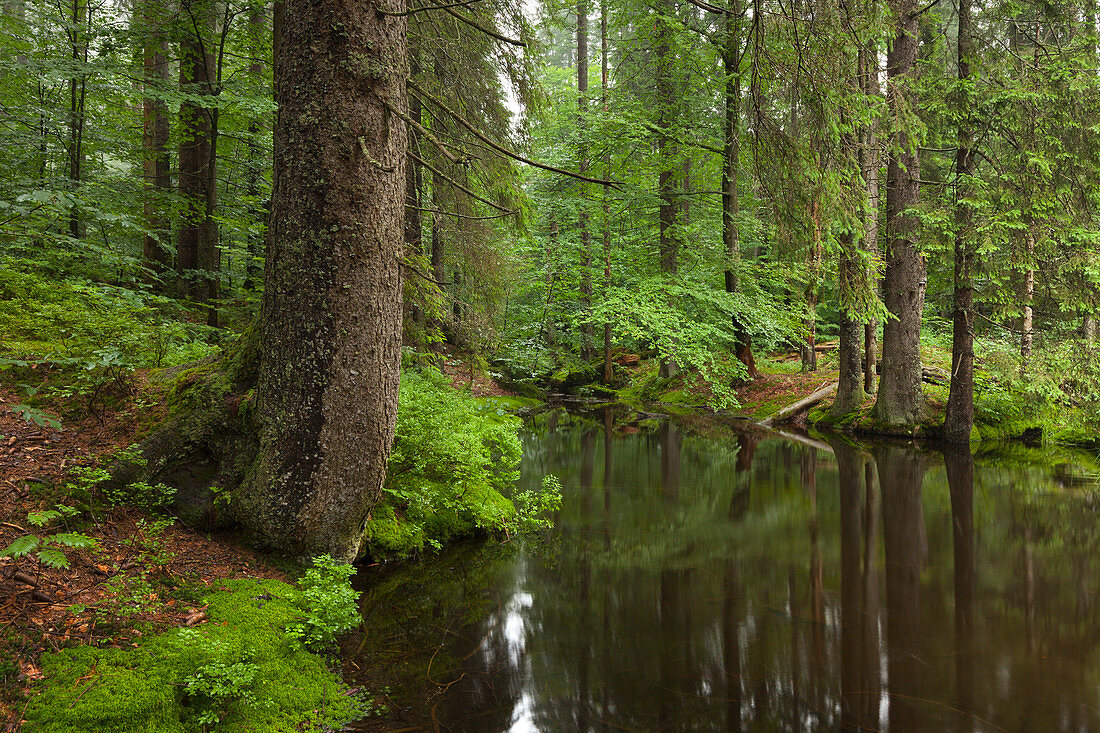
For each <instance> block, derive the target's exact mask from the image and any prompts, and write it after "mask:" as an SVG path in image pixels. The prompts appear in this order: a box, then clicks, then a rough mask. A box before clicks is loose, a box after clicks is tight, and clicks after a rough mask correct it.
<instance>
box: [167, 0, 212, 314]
mask: <svg viewBox="0 0 1100 733" xmlns="http://www.w3.org/2000/svg"><path fill="white" fill-rule="evenodd" d="M182 9H183V13H184V17H185V18H186V19H187V20H186V21H185V22H186V26H187V27H186V30H185V32H184V34H183V38H182V39H181V40H180V89H181V90H182V91H184V92H186V93H188V94H192V95H202V96H204V97H206V98H207V100H209V98H210V97H211V96H212V95H213V93H214V81H215V74H216V72H215V69H214V54H213V48H212V43H213V41H212V40H211V36H212V35H213V33H212V31H213V30H214V27H215V18H216V16H215V13H214V4H213V0H184V2H183V6H182ZM216 120H217V117H216V108H215V107H213V106H211V105H210V103H209V101H203V102H196V101H193V100H189V101H185V102H183V103H181V104H180V152H179V192H180V198H181V199H182V203H183V212H182V215H181V221H180V224H179V231H178V234H177V243H176V258H177V260H176V267H177V270H178V272H179V277H180V285H179V294H180V297H187V298H190V299H191V300H193V301H195V302H196V303H207V302H208V301H209V300H210V296H211V291H212V289H213V287H214V285H213V277H212V276H211V275H212V273H214V272H216V271H217V269H218V263H217V259H216V258H217V246H216V238H217V225H216V223H215V222H214V218H213V215H214V206H215V203H216V199H217V188H216V186H215V183H216V177H215V174H216V157H215V151H216V143H215V135H216V134H217V133H216ZM207 321H208V322H210V323H212V324H214V325H216V321H217V315H216V311H214V310H213V309H211V310H210V311H208V315H207Z"/></svg>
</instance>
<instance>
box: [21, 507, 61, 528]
mask: <svg viewBox="0 0 1100 733" xmlns="http://www.w3.org/2000/svg"><path fill="white" fill-rule="evenodd" d="M60 516H61V512H57V511H54V510H53V509H47V510H46V511H44V512H31V513H30V514H28V515H27V523H28V524H30V525H33V526H35V527H41V526H42V525H43V524H46V523H48V522H50V521H52V520H54V519H57V518H58V517H60Z"/></svg>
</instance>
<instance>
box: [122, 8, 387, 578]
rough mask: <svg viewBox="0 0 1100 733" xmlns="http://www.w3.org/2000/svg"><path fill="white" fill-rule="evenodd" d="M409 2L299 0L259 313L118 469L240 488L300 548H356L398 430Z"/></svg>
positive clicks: (281, 63) (261, 524)
mask: <svg viewBox="0 0 1100 733" xmlns="http://www.w3.org/2000/svg"><path fill="white" fill-rule="evenodd" d="M404 5H405V3H404V0H374V2H369V3H359V2H351V1H350V0H286V12H285V20H284V23H283V30H282V41H281V43H279V45H278V48H277V50H276V56H277V63H276V67H275V68H276V69H277V73H278V75H279V78H278V84H277V88H278V93H277V101H278V103H279V113H278V119H277V121H276V125H275V170H276V177H275V181H276V182H275V191H274V195H273V208H272V221H271V227H270V230H269V235H268V236H269V244H268V257H267V260H266V269H265V275H266V288H265V290H264V302H263V310H262V313H261V317H260V320H259V323H258V324H257V326H256V327H254V328H253V329H252V331H251V332H250V333H249V334H246V335H245V336H243V337H242V338H241V340H240V342H239V343H238V344H237V345H236V346H235V347H234V348H232V349H230V350H229V351H227V352H226V353H224V354H223V355H222V356H221V357H220V358H219V359H217V360H214V361H212V362H211V363H207V364H205V365H198V366H195V367H192V368H190V369H188V370H185V371H183V372H181V373H180V374H179V375H178V376H177V378H176V381H175V383H174V384H173V385H172V387H171V389H170V392H169V398H168V401H169V405H170V407H171V408H172V416H171V418H170V419H169V420H168V421H167V422H166V423H165V425H164V426H162V428H161V429H160V430H159V431H158V432H157V433H156V434H154V435H153V436H152V437H151V438H150V439H148V440H147V441H146V442H145V443H144V444H143V446H142V448H143V456H144V458H146V459H147V462H146V463H145V464H144V466H136V465H135V464H129V465H125V466H120V467H119V468H118V470H116V477H115V478H116V480H122V481H125V480H126V479H127V478H128V477H132V476H133V475H134V474H135V473H137V472H138V471H141V472H143V473H144V474H145V475H146V476H149V477H151V478H153V479H156V480H166V481H168V482H169V483H171V484H174V485H176V486H179V487H180V488H181V489H183V490H184V494H185V496H184V498H183V500H182V501H183V502H184V503H186V501H187V495H188V490H189V489H195V488H196V487H202V491H205V490H206V487H211V486H213V487H215V488H219V489H226V490H232V491H233V493H232V501H231V504H230V508H231V510H232V512H233V514H234V516H235V517H236V518H237V519H238V520H239V521H240V522H241V523H242V524H243V525H244V526H245V528H246V529H247V530H248V531H249V533H250V535H251V537H252V538H253V540H254V541H255V542H256V543H257V544H260V545H262V546H266V547H268V548H270V549H273V550H275V551H277V552H280V553H282V554H285V555H288V556H291V557H295V558H304V557H308V556H313V555H318V554H322V553H329V554H331V555H332V556H333V557H336V558H338V559H342V560H351V559H353V558H355V557H356V555H357V554H358V552H359V549H360V544H361V542H362V537H363V525H364V522H365V520H366V519H367V517H368V515H369V513H370V510H371V507H372V506H373V504H374V503H375V502H376V501H377V499H378V497H379V495H380V492H381V487H382V481H383V479H384V477H385V470H386V462H387V460H388V457H389V452H390V448H391V445H392V441H393V434H394V423H395V421H396V417H397V387H398V378H399V373H400V325H401V322H400V318H401V304H400V297H401V270H400V259H401V249H402V239H403V238H402V224H403V216H402V211H403V207H404V203H405V160H406V158H405V152H406V130H405V126H404V123H403V122H402V121H401V119H400V118H399V117H397V116H396V115H391V114H390V113H389V111H388V108H389V107H393V108H396V109H404V107H405V79H406V77H407V69H406V60H405V30H406V21H405V17H404V16H402V15H400V12H401V11H402V10H403V9H404ZM379 10H385V11H388V12H390V13H396V15H391V14H383V13H380V12H378V11H379ZM253 385H254V390H253V389H251V387H252V386H253ZM127 474H128V475H127ZM202 491H190V495H196V494H201V493H202ZM199 498H200V499H201V498H202V497H201V496H200V497H199Z"/></svg>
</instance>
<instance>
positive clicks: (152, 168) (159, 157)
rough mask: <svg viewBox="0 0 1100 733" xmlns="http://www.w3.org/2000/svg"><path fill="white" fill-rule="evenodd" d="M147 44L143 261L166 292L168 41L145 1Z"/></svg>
mask: <svg viewBox="0 0 1100 733" xmlns="http://www.w3.org/2000/svg"><path fill="white" fill-rule="evenodd" d="M142 12H143V16H144V17H143V21H144V24H145V27H144V28H143V29H142V30H143V33H144V35H145V40H144V42H143V44H142V48H143V55H144V66H145V92H146V94H145V97H144V99H143V101H142V120H143V147H144V156H143V159H142V170H143V174H144V183H145V204H144V214H145V227H146V229H147V230H148V233H147V234H146V235H145V239H144V241H143V243H142V259H143V261H144V264H145V267H146V268H147V269H148V270H149V273H150V276H151V280H152V282H153V283H156V284H158V287H157V289H158V290H161V289H163V282H161V281H162V278H163V277H164V276H165V274H166V273H168V272H169V271H170V270H171V267H172V253H171V251H170V250H169V249H168V240H169V237H170V236H171V224H170V222H169V218H168V201H167V198H168V195H169V192H170V191H171V188H172V172H171V160H170V158H169V153H168V134H169V129H168V105H167V104H165V102H164V99H163V96H162V95H163V94H164V93H165V92H166V91H167V90H168V37H167V35H166V34H165V32H164V18H163V17H162V16H161V14H162V13H163V10H162V9H161V6H160V5H159V4H158V3H154V2H152V1H151V0H146V2H145V3H144V5H143V7H142Z"/></svg>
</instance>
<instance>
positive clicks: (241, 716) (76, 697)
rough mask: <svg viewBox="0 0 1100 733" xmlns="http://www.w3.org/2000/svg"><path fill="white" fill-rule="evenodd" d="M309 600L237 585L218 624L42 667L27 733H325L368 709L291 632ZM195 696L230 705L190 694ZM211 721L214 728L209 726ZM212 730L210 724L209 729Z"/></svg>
mask: <svg viewBox="0 0 1100 733" xmlns="http://www.w3.org/2000/svg"><path fill="white" fill-rule="evenodd" d="M299 597H300V592H299V591H298V590H297V589H296V588H294V587H293V586H291V585H288V584H286V583H283V582H280V581H277V580H230V581H226V582H225V584H224V588H223V589H222V590H218V591H215V592H213V593H211V594H210V595H209V596H207V598H206V599H205V600H206V603H208V604H209V606H208V608H207V610H206V613H207V616H208V617H209V621H208V622H207V623H206V624H205V625H203V626H201V627H199V628H197V629H175V630H172V631H170V632H168V633H164V634H159V635H156V636H152V637H147V638H145V639H144V640H143V641H142V642H141V643H140V644H138V645H137V646H136V647H134V648H95V647H87V646H85V647H75V648H71V649H64V650H62V651H60V652H56V653H52V654H47V655H45V656H44V657H43V658H42V671H43V673H44V674H45V678H44V679H43V680H42V681H40V682H39V683H38V690H37V691H36V693H35V694H34V695H33V697H32V699H31V701H30V703H29V705H28V707H27V711H26V723H25V727H24V730H26V731H28V732H32V731H33V732H36V733H37V732H41V733H73V731H95V732H96V733H177V732H178V733H192V732H193V733H199V732H200V731H209V730H217V731H242V732H243V731H250V732H252V733H284V732H285V731H307V730H323V729H333V728H338V727H340V726H341V725H342V724H343V723H345V722H347V721H349V720H352V719H354V718H356V717H358V716H360V715H361V714H363V713H364V711H365V710H367V708H368V707H369V703H367V702H364V701H363V700H362V699H360V698H358V697H357V696H355V695H354V694H351V691H350V690H349V688H348V687H347V686H346V685H344V684H343V683H342V682H341V681H340V679H339V678H338V676H337V675H336V674H335V673H334V672H332V671H331V670H330V669H329V668H328V666H327V664H326V659H325V658H324V657H322V656H320V655H318V654H314V653H311V652H309V651H307V650H305V649H304V648H303V647H302V646H301V645H300V644H299V643H298V642H297V641H295V640H294V639H292V638H291V637H289V636H288V635H287V633H286V631H285V629H286V627H287V626H288V625H289V624H292V623H294V622H295V621H296V620H297V619H298V618H299V617H300V616H301V614H302V611H301V610H300V608H299V605H298V603H297V601H298V598H299ZM196 675H200V676H205V678H206V680H207V681H208V682H210V684H209V685H206V686H204V685H203V684H202V683H199V684H198V685H196V684H194V683H193V682H192V683H191V684H190V687H191V688H192V689H209V690H217V689H218V686H219V685H220V686H221V688H222V689H226V691H227V692H226V695H224V696H218V695H216V694H215V695H209V694H194V693H189V692H188V687H189V681H190V680H194V679H196V677H195V676H196ZM211 717H212V718H213V719H214V720H215V722H213V723H211V722H209V721H210V720H211ZM204 721H206V722H204Z"/></svg>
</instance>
